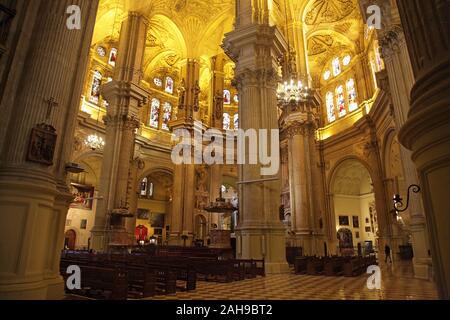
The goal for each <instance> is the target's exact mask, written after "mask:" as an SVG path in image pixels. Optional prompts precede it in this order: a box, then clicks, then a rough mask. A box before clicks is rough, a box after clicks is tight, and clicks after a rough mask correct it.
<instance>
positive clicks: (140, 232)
mask: <svg viewBox="0 0 450 320" xmlns="http://www.w3.org/2000/svg"><path fill="white" fill-rule="evenodd" d="M134 236H135V238H136V241H146V240H147V236H148V228H147V227H146V226H143V225H139V226H137V227H136V229H135V230H134Z"/></svg>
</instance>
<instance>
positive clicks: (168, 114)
mask: <svg viewBox="0 0 450 320" xmlns="http://www.w3.org/2000/svg"><path fill="white" fill-rule="evenodd" d="M171 118H172V105H171V104H170V103H169V102H166V103H164V107H163V124H162V129H163V130H169V122H170V120H171Z"/></svg>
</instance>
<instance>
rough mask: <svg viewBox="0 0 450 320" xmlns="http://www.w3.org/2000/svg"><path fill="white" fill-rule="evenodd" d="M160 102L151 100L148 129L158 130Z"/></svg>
mask: <svg viewBox="0 0 450 320" xmlns="http://www.w3.org/2000/svg"><path fill="white" fill-rule="evenodd" d="M160 105H161V104H160V102H159V100H158V99H152V106H151V111H150V127H153V128H156V129H158V127H159V107H160Z"/></svg>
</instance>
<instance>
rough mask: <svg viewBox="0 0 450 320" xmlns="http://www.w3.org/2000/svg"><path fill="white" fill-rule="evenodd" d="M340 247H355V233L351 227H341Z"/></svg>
mask: <svg viewBox="0 0 450 320" xmlns="http://www.w3.org/2000/svg"><path fill="white" fill-rule="evenodd" d="M337 238H338V240H339V248H353V234H352V232H351V230H349V229H339V231H338V233H337Z"/></svg>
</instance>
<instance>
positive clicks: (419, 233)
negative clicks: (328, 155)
mask: <svg viewBox="0 0 450 320" xmlns="http://www.w3.org/2000/svg"><path fill="white" fill-rule="evenodd" d="M382 32H383V33H382V34H381V35H380V46H381V48H382V54H383V58H384V62H385V65H386V71H387V73H388V75H389V88H390V95H391V99H392V103H393V106H394V119H395V124H396V128H397V131H400V129H401V127H402V126H403V125H404V124H405V122H406V119H407V115H408V111H409V106H410V98H409V97H410V95H409V93H410V92H411V88H412V86H413V84H414V74H413V70H412V66H411V61H410V59H409V54H408V48H407V46H406V42H405V37H404V34H403V30H402V28H401V27H400V26H399V25H394V26H390V27H389V28H388V29H385V30H383V31H382ZM400 156H401V159H402V166H403V174H404V177H405V183H406V186H409V185H411V184H419V177H418V174H417V169H416V166H415V165H414V163H413V161H412V160H411V151H409V150H407V149H406V148H405V147H404V146H400ZM398 192H399V193H401V194H402V196H403V197H405V198H406V194H405V192H406V190H398ZM407 214H409V216H410V228H411V236H412V245H413V251H414V260H413V264H414V274H415V276H416V277H418V278H422V279H430V277H431V257H429V255H428V250H429V244H428V240H427V239H428V234H427V229H426V220H425V215H424V209H423V204H422V199H421V197H420V196H416V195H414V196H413V198H412V201H411V202H410V207H409V210H408V212H407Z"/></svg>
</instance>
